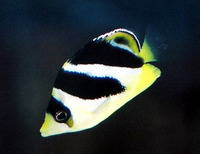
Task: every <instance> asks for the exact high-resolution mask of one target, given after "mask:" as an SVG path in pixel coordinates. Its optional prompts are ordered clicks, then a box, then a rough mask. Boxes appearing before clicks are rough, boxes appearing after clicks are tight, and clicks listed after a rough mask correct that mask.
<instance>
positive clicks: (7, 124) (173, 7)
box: [0, 0, 200, 154]
mask: <svg viewBox="0 0 200 154" xmlns="http://www.w3.org/2000/svg"><path fill="white" fill-rule="evenodd" d="M199 6H200V5H199V2H198V0H192V1H189V0H176V1H174V0H162V1H146V0H134V1H131V0H116V1H114V0H110V1H108V0H101V1H97V0H91V1H89V0H87V1H81V0H73V1H52V0H49V1H41V0H34V1H25V0H24V1H20V2H17V1H15V0H0V88H1V91H0V121H1V123H0V153H20V154H21V153H87V154H88V153H95V154H96V153H183V154H185V153H200V151H199V150H200V104H199V103H200V101H199V91H200V87H199V85H200V65H199V64H200V60H199V58H200V53H199V52H200V50H199V49H200V45H199V39H200V22H199V21H200V16H199V15H200V11H199V10H200V7H199ZM149 25H150V26H151V27H153V29H154V30H155V32H156V33H157V34H158V35H155V37H157V36H159V37H158V39H159V40H158V42H159V41H161V40H164V42H165V44H166V45H167V46H168V47H167V49H164V48H165V47H163V46H161V47H159V45H158V49H159V50H158V52H160V53H159V55H160V58H161V61H160V63H159V67H160V68H161V70H162V77H161V78H159V79H158V80H157V82H156V83H155V84H154V85H153V86H151V87H150V88H149V89H148V90H146V91H145V92H143V93H142V94H140V95H138V96H137V97H136V98H134V99H133V100H132V101H131V102H129V103H128V104H126V105H125V106H124V107H123V108H121V109H120V110H118V111H117V112H116V113H115V114H114V115H112V116H111V117H110V118H108V119H107V120H106V121H104V122H103V123H101V124H100V125H98V126H96V127H95V128H93V129H90V130H87V131H82V132H78V133H72V134H63V135H59V136H54V137H49V138H42V137H41V136H40V133H39V129H40V127H41V124H42V123H43V119H44V113H45V109H46V107H47V104H48V100H49V98H50V95H51V89H52V87H53V83H54V80H55V77H56V74H57V72H58V70H59V68H60V67H61V66H62V64H63V63H64V62H65V61H66V60H67V59H68V58H69V57H70V56H72V55H73V53H75V52H76V51H77V50H78V49H79V48H81V47H82V46H83V45H84V44H85V43H87V42H88V41H90V40H92V39H93V38H94V37H97V36H99V35H100V34H102V33H105V32H109V31H111V30H113V29H115V28H119V27H123V28H127V29H129V30H132V31H133V32H134V33H135V34H136V35H137V36H138V38H139V40H140V41H141V42H142V41H143V38H144V35H145V31H146V29H147V27H148V26H149ZM155 40H156V39H155Z"/></svg>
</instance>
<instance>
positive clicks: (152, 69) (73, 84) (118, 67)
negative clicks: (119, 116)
mask: <svg viewBox="0 0 200 154" xmlns="http://www.w3.org/2000/svg"><path fill="white" fill-rule="evenodd" d="M152 61H156V58H155V56H154V54H153V52H152V49H151V47H150V45H149V44H148V41H147V40H146V39H144V42H143V45H142V47H141V45H140V43H139V41H138V39H137V37H136V36H135V34H134V33H133V32H131V31H129V30H126V29H122V28H119V29H115V30H113V31H111V32H109V33H106V34H103V35H100V36H99V37H96V38H94V39H93V40H92V41H91V42H89V43H87V44H86V45H85V46H84V47H83V48H82V49H80V50H79V51H78V52H77V53H75V54H74V56H72V58H70V59H69V60H67V61H66V62H65V63H64V65H63V66H62V68H61V69H60V70H59V72H58V75H57V77H56V80H55V84H54V87H53V90H52V94H51V98H50V101H49V104H48V107H47V111H46V113H45V120H44V123H43V125H42V127H41V129H40V132H41V135H42V136H43V137H47V136H52V135H58V134H63V133H71V132H78V131H82V130H86V129H89V128H92V127H94V126H96V125H97V124H99V123H101V122H102V121H104V120H105V119H106V118H108V117H109V116H110V115H112V114H113V113H114V112H115V111H116V110H118V109H119V108H120V107H122V106H123V105H124V104H126V103H127V102H129V101H130V100H131V99H133V98H134V97H135V96H137V95H138V94H140V93H141V92H143V91H144V90H145V89H147V88H148V87H149V86H151V85H152V84H153V83H154V82H155V80H156V79H157V78H158V77H159V76H160V75H161V71H160V69H159V68H157V67H156V66H154V65H152V64H151V63H150V62H152Z"/></svg>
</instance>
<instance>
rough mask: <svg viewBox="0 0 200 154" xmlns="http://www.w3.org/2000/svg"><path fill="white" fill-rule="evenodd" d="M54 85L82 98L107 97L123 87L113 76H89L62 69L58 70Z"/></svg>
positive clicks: (120, 90)
mask: <svg viewBox="0 0 200 154" xmlns="http://www.w3.org/2000/svg"><path fill="white" fill-rule="evenodd" d="M54 87H55V88H58V89H61V90H63V91H65V92H67V93H69V94H71V95H73V96H77V97H79V98H83V99H95V98H100V97H104V96H106V97H107V96H109V95H115V94H117V93H120V92H122V91H124V89H125V87H124V86H122V85H121V84H120V82H119V81H118V80H116V79H114V78H110V77H90V76H88V75H86V74H83V73H75V72H69V71H64V70H63V69H61V70H60V71H59V73H58V75H57V78H56V81H55V85H54Z"/></svg>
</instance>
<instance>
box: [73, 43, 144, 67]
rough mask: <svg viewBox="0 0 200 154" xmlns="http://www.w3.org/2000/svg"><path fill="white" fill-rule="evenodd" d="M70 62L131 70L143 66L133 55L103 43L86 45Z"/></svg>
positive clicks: (141, 61) (141, 60) (140, 60)
mask: <svg viewBox="0 0 200 154" xmlns="http://www.w3.org/2000/svg"><path fill="white" fill-rule="evenodd" d="M70 62H71V63H73V64H104V65H109V66H120V67H131V68H138V67H141V66H142V65H143V64H144V62H143V59H141V58H139V57H137V56H136V55H134V54H133V53H131V52H129V51H127V50H125V49H121V48H119V47H113V46H112V45H110V44H109V43H106V42H105V41H103V42H90V43H88V44H86V45H85V47H84V48H83V49H81V50H79V51H78V52H77V53H76V54H75V55H74V56H73V57H72V58H71V59H70Z"/></svg>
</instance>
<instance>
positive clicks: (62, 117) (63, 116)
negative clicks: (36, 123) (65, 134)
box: [55, 111, 68, 123]
mask: <svg viewBox="0 0 200 154" xmlns="http://www.w3.org/2000/svg"><path fill="white" fill-rule="evenodd" d="M55 120H56V121H57V122H60V123H64V122H66V121H67V120H68V116H67V113H66V112H64V111H58V112H56V114H55Z"/></svg>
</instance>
